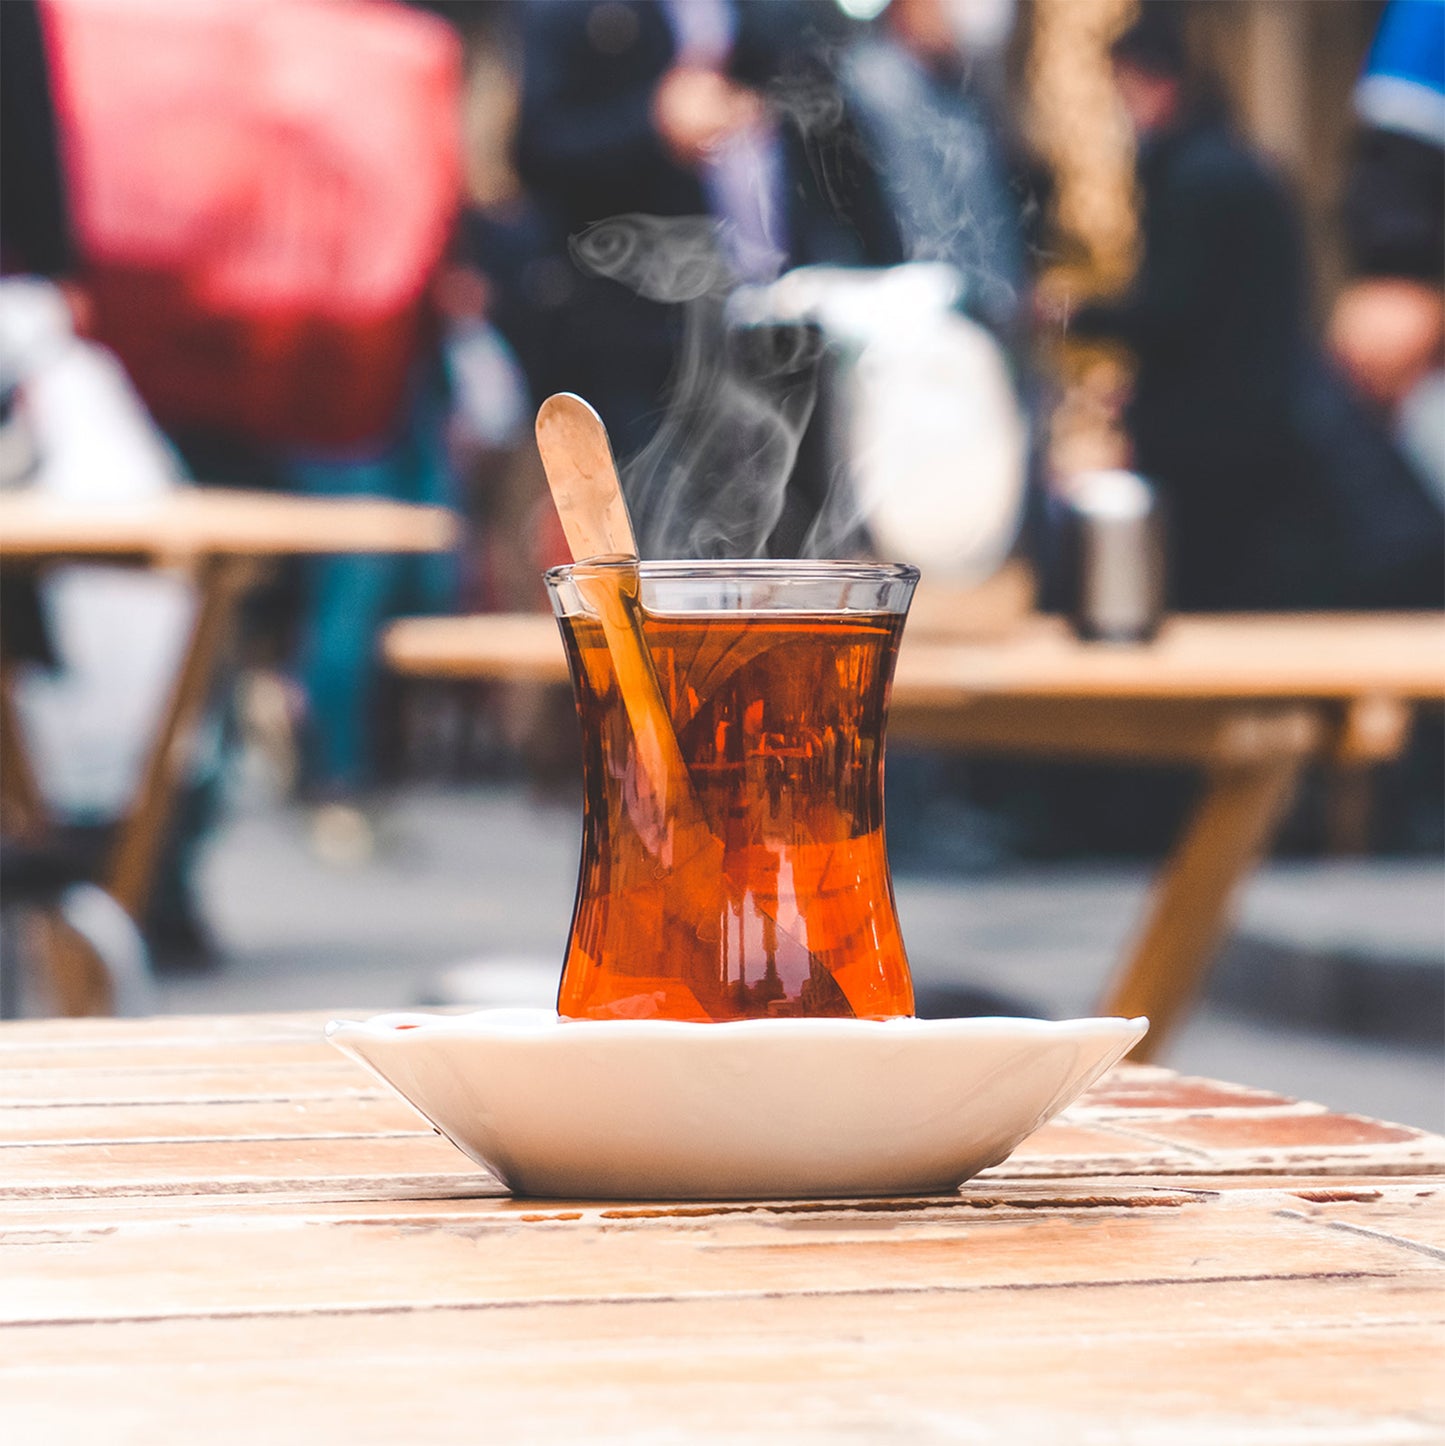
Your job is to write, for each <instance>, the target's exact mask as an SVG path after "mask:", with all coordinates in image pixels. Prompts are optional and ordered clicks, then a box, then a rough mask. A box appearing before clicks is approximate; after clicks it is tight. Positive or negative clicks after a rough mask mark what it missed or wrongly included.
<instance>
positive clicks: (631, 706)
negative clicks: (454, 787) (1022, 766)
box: [546, 560, 918, 1020]
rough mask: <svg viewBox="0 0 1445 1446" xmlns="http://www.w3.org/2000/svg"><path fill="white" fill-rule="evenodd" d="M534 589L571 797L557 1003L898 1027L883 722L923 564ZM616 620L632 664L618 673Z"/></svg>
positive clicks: (907, 985) (745, 568) (616, 569)
mask: <svg viewBox="0 0 1445 1446" xmlns="http://www.w3.org/2000/svg"><path fill="white" fill-rule="evenodd" d="M546 580H547V586H548V590H549V592H550V594H551V598H552V604H553V607H554V609H555V611H556V613H557V617H558V621H559V624H560V626H561V629H562V637H563V640H564V642H565V644H566V648H567V657H568V662H569V664H570V666H571V670H572V682H573V687H574V688H575V690H576V696H577V711H578V714H579V717H580V719H581V724H582V750H583V753H582V756H583V785H584V802H583V822H582V861H581V868H580V873H579V877H578V882H577V902H576V908H575V911H574V914H573V918H572V933H571V939H570V942H569V944H568V950H567V960H566V964H565V966H564V969H563V973H562V984H561V989H560V993H559V996H558V1011H559V1012H560V1013H561V1014H562V1015H564V1016H569V1017H574V1018H586V1019H616V1018H647V1017H660V1018H668V1019H690V1020H727V1019H749V1018H758V1017H768V1016H797V1015H831V1016H835V1017H836V1016H842V1017H857V1018H860V1019H883V1018H889V1017H892V1016H895V1015H908V1014H912V1013H913V985H912V982H911V980H910V978H909V973H908V960H907V956H906V955H905V954H904V950H903V939H902V936H901V935H900V933H899V929H898V919H897V914H896V911H895V908H894V902H893V885H892V880H891V878H890V875H889V871H888V857H887V853H886V851H885V848H884V842H883V729H884V719H885V715H886V713H887V709H888V695H889V688H890V685H891V682H892V677H893V664H894V659H895V657H896V655H897V651H898V640H899V637H900V635H901V634H902V631H903V620H904V617H905V615H906V613H907V611H908V604H909V601H910V599H911V598H912V595H913V588H914V584H915V583H916V582H917V580H918V572H917V570H916V569H915V568H912V567H904V566H898V565H883V564H871V563H861V562H793V561H787V562H783V561H754V562H643V563H640V564H639V563H636V562H634V561H618V562H612V561H605V560H604V561H592V562H585V563H574V564H572V565H570V566H567V567H559V568H554V569H553V570H552V571H551V572H549V573H548V574H547V579H546ZM619 608H620V609H621V611H620V613H619V611H618V609H619ZM609 609H610V610H611V611H610V612H609ZM619 616H621V617H622V618H623V619H624V622H623V624H621V626H623V627H624V628H625V627H630V628H631V629H632V630H633V633H632V635H633V636H635V634H636V632H637V631H640V633H641V637H642V640H643V641H644V642H645V644H646V649H645V652H644V651H642V650H638V649H630V650H629V652H630V654H631V656H632V657H633V658H637V657H640V658H641V660H642V666H641V668H640V669H639V668H638V667H635V666H633V665H632V664H631V663H630V662H628V661H626V660H624V661H623V662H622V663H620V664H617V665H616V666H615V664H616V663H617V658H618V654H617V652H616V651H615V650H614V651H610V650H609V637H610V638H611V640H612V642H613V644H614V648H615V645H616V641H617V638H618V628H619V623H618V621H617V619H618V617H619ZM604 617H609V618H610V626H609V627H608V628H604V626H603V618H604ZM649 657H650V668H649V667H648V666H647V659H648V658H649ZM619 674H621V681H622V686H620V687H619ZM639 677H640V681H639ZM654 679H655V686H654ZM669 725H670V726H669ZM674 740H675V743H674Z"/></svg>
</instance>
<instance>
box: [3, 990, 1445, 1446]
mask: <svg viewBox="0 0 1445 1446" xmlns="http://www.w3.org/2000/svg"><path fill="white" fill-rule="evenodd" d="M320 1029H321V1019H320V1017H316V1016H313V1017H301V1016H287V1017H272V1018H250V1019H247V1018H229V1019H200V1018H198V1019H171V1020H152V1021H145V1022H140V1021H115V1020H85V1021H50V1022H45V1023H40V1022H28V1023H19V1024H8V1025H3V1026H0V1439H3V1440H4V1441H5V1442H6V1446H69V1443H76V1446H94V1443H96V1442H99V1441H104V1442H105V1443H106V1446H127V1443H137V1446H165V1443H172V1442H176V1443H187V1446H189V1443H192V1442H196V1441H204V1442H206V1443H207V1446H227V1443H232V1442H235V1443H247V1446H250V1443H253V1442H258V1441H265V1442H267V1443H290V1442H297V1443H301V1442H304V1443H307V1446H325V1443H331V1442H337V1443H346V1446H357V1443H394V1442H418V1443H420V1442H426V1443H442V1442H452V1441H456V1442H464V1443H467V1446H473V1443H476V1442H478V1441H486V1442H491V1441H496V1442H513V1441H516V1442H527V1443H547V1442H565V1443H569V1446H570V1443H573V1442H578V1441H587V1442H609V1441H612V1442H627V1443H632V1442H642V1441H646V1442H654V1441H656V1442H663V1441H668V1442H671V1441H689V1442H692V1441H701V1442H708V1441H749V1442H753V1441H770V1442H771V1441H777V1442H786V1443H789V1446H794V1443H803V1446H807V1443H814V1442H825V1441H840V1442H850V1443H851V1442H871V1441H890V1442H891V1441H897V1442H908V1443H914V1442H921V1443H928V1442H939V1443H942V1442H969V1443H995V1442H998V1443H1010V1446H1013V1443H1021V1442H1022V1443H1034V1442H1039V1443H1052V1442H1062V1441H1111V1442H1112V1441H1138V1442H1146V1441H1147V1442H1149V1443H1151V1446H1152V1443H1161V1446H1168V1443H1173V1442H1178V1443H1188V1446H1201V1443H1206V1442H1207V1443H1210V1446H1216V1443H1222V1446H1230V1443H1235V1442H1239V1443H1244V1442H1250V1443H1271V1446H1285V1443H1288V1446H1345V1443H1351V1446H1353V1443H1357V1442H1358V1443H1381V1446H1385V1443H1391V1446H1394V1443H1399V1446H1405V1443H1416V1442H1421V1443H1423V1442H1428V1441H1439V1440H1441V1439H1445V1373H1442V1372H1441V1371H1440V1370H1439V1365H1440V1361H1441V1358H1442V1347H1445V1327H1442V1323H1445V1177H1442V1171H1445V1140H1441V1139H1439V1138H1437V1137H1435V1136H1432V1135H1426V1134H1422V1133H1420V1132H1418V1131H1414V1130H1409V1129H1405V1128H1403V1127H1399V1126H1393V1125H1386V1124H1381V1123H1378V1122H1375V1121H1372V1120H1367V1119H1361V1118H1356V1117H1351V1116H1347V1115H1340V1114H1334V1113H1331V1112H1329V1111H1327V1110H1324V1109H1321V1108H1319V1107H1317V1106H1313V1105H1305V1104H1298V1103H1295V1102H1293V1101H1290V1100H1286V1099H1283V1098H1281V1097H1279V1096H1277V1095H1272V1094H1266V1093H1263V1092H1261V1091H1257V1090H1251V1089H1246V1088H1243V1087H1240V1086H1235V1085H1229V1084H1219V1083H1213V1082H1210V1081H1206V1080H1199V1079H1183V1078H1180V1077H1178V1076H1176V1075H1174V1074H1171V1073H1169V1072H1167V1071H1165V1070H1162V1069H1158V1068H1155V1067H1152V1066H1150V1067H1146V1066H1137V1065H1124V1066H1121V1067H1120V1068H1119V1069H1118V1070H1116V1071H1115V1072H1114V1073H1113V1074H1112V1075H1110V1076H1109V1077H1108V1078H1107V1079H1105V1080H1104V1081H1103V1082H1101V1083H1100V1084H1099V1085H1098V1086H1096V1087H1095V1089H1094V1090H1092V1091H1091V1092H1090V1093H1089V1094H1088V1095H1087V1096H1085V1098H1084V1099H1083V1100H1082V1101H1080V1102H1079V1103H1078V1104H1077V1105H1075V1106H1074V1107H1073V1108H1072V1109H1070V1110H1069V1111H1067V1112H1066V1114H1065V1115H1064V1116H1062V1117H1061V1118H1060V1119H1059V1120H1057V1121H1055V1122H1054V1123H1052V1124H1050V1125H1048V1126H1046V1127H1045V1128H1044V1129H1043V1130H1042V1131H1040V1132H1039V1133H1038V1134H1037V1135H1036V1136H1034V1137H1033V1139H1032V1140H1030V1141H1028V1142H1026V1143H1025V1144H1024V1145H1023V1146H1022V1147H1021V1148H1020V1149H1019V1150H1018V1151H1017V1152H1016V1154H1015V1155H1014V1156H1013V1157H1012V1159H1010V1160H1008V1161H1006V1162H1005V1163H1004V1164H1003V1165H1000V1166H998V1167H996V1168H995V1169H993V1170H991V1171H989V1172H988V1173H987V1174H986V1175H984V1176H981V1177H980V1178H979V1179H977V1180H975V1181H973V1182H970V1183H969V1184H967V1185H965V1186H964V1187H963V1189H962V1190H961V1192H959V1193H957V1194H954V1195H949V1196H946V1197H930V1198H920V1199H898V1200H869V1201H861V1202H851V1203H841V1202H835V1201H802V1202H799V1201H776V1202H767V1203H759V1204H746V1203H744V1204H738V1203H732V1204H716V1205H713V1204H707V1203H700V1204H689V1205H685V1206H670V1205H666V1204H637V1203H633V1204H624V1205H616V1206H609V1205H606V1204H576V1203H569V1202H565V1201H551V1200H512V1199H509V1198H508V1197H506V1196H505V1195H503V1194H502V1193H501V1192H500V1190H499V1188H498V1186H497V1184H496V1182H495V1181H494V1180H492V1179H491V1178H490V1177H489V1176H487V1175H486V1174H484V1173H482V1172H480V1171H479V1170H478V1169H477V1167H476V1166H474V1165H473V1164H471V1162H470V1161H468V1160H467V1159H466V1158H464V1157H463V1156H462V1155H461V1154H460V1153H459V1152H457V1151H456V1150H455V1149H453V1147H452V1146H451V1145H449V1144H447V1143H446V1142H445V1141H443V1140H442V1139H440V1138H439V1137H438V1136H436V1135H435V1134H433V1133H432V1132H431V1130H430V1129H429V1128H427V1127H426V1126H425V1125H424V1123H423V1122H422V1121H421V1120H420V1119H419V1118H418V1117H417V1116H415V1115H413V1114H412V1113H411V1112H410V1110H409V1109H408V1108H407V1107H406V1106H404V1105H403V1104H401V1103H400V1101H398V1100H397V1099H396V1098H395V1097H393V1096H392V1095H391V1094H390V1093H389V1092H388V1091H387V1090H386V1089H385V1088H384V1087H383V1086H381V1085H379V1084H378V1083H377V1082H376V1081H375V1080H373V1079H372V1078H371V1077H370V1076H369V1075H367V1074H365V1073H364V1072H363V1071H362V1070H360V1069H359V1068H358V1067H356V1066H355V1065H353V1064H351V1063H350V1062H348V1061H347V1060H346V1059H344V1058H343V1057H342V1056H341V1055H339V1054H337V1053H336V1052H335V1051H333V1050H331V1049H330V1048H329V1047H328V1046H327V1045H325V1044H324V1042H323V1041H322V1039H321V1036H320Z"/></svg>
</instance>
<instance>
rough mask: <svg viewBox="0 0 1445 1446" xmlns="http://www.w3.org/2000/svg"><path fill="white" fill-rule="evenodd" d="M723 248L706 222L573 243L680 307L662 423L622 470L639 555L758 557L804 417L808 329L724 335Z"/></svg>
mask: <svg viewBox="0 0 1445 1446" xmlns="http://www.w3.org/2000/svg"><path fill="white" fill-rule="evenodd" d="M724 241H725V236H724V233H723V230H722V228H721V227H720V226H719V225H718V223H715V222H713V221H711V220H709V219H708V218H707V217H703V216H682V217H663V216H642V215H630V216H615V217H613V218H611V219H610V220H607V221H600V222H598V223H597V224H596V225H594V226H591V227H589V228H588V229H587V230H585V231H583V232H582V233H581V234H580V235H578V236H576V237H574V238H573V240H572V254H573V256H574V258H575V259H576V261H577V263H578V264H579V265H580V266H581V267H583V269H585V270H587V271H590V272H592V273H594V274H595V275H598V276H605V277H608V278H610V279H611V280H613V281H617V282H619V283H621V284H622V285H624V286H627V287H629V288H631V289H632V290H633V291H635V292H637V293H638V295H640V296H643V297H646V298H647V299H648V300H650V301H659V302H671V303H679V304H681V305H682V308H683V325H682V345H681V348H680V353H679V358H678V364H677V370H676V373H675V375H674V377H673V379H672V382H671V384H670V392H669V396H668V401H667V411H666V414H665V415H664V417H663V421H662V424H661V426H660V427H659V428H658V430H657V433H656V434H655V435H654V437H653V438H652V440H651V441H650V442H649V443H648V444H647V445H646V446H645V447H644V448H643V449H642V451H641V452H639V453H637V454H636V455H635V456H633V457H631V458H628V459H625V460H624V461H623V462H622V464H621V468H620V470H621V475H622V486H623V490H624V492H625V493H626V495H627V502H628V506H629V508H630V510H631V512H632V521H633V527H634V529H635V530H636V532H637V541H638V546H639V548H640V550H641V552H642V554H643V556H645V557H697V558H720V557H757V556H760V555H761V554H762V553H763V551H764V550H765V547H766V544H767V541H768V538H769V536H770V535H771V534H772V532H773V530H774V528H775V527H776V526H777V523H778V519H779V517H780V516H781V515H782V510H783V502H784V496H785V492H786V487H787V482H788V478H789V476H790V475H791V474H792V471H793V464H794V462H795V461H796V459H797V455H798V446H799V443H800V442H801V441H802V437H803V433H804V431H805V430H806V428H807V425H808V420H809V418H810V417H811V416H812V412H813V404H814V400H815V398H816V395H817V377H816V363H817V361H818V356H819V344H818V336H817V332H816V330H814V329H813V328H810V327H807V326H804V325H796V326H788V327H782V328H761V327H758V328H733V327H729V326H728V325H727V319H726V303H727V299H728V296H729V294H730V293H731V292H732V290H733V288H734V285H735V281H734V277H733V275H732V272H731V270H730V268H729V267H728V265H727V263H726V261H725V259H724V256H725V245H724Z"/></svg>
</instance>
